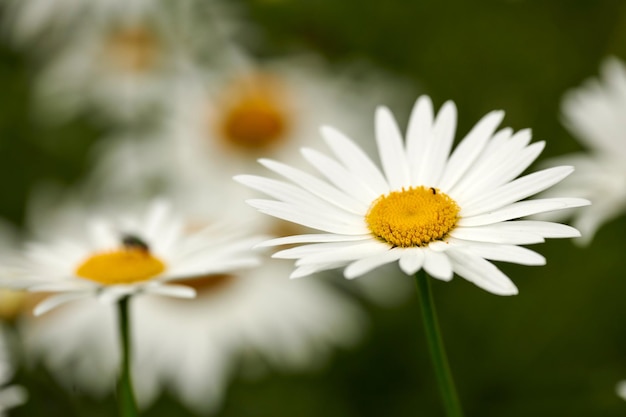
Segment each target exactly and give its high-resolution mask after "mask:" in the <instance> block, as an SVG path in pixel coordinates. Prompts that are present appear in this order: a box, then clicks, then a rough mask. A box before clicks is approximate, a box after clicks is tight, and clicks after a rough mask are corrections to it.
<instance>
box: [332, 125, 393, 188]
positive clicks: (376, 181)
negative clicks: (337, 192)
mask: <svg viewBox="0 0 626 417" xmlns="http://www.w3.org/2000/svg"><path fill="white" fill-rule="evenodd" d="M321 133H322V136H323V137H324V140H325V142H326V144H327V145H328V146H329V147H330V148H331V149H332V151H333V153H334V154H335V156H336V157H337V158H338V159H339V160H340V161H341V162H342V163H343V164H344V165H345V166H346V168H348V169H349V170H350V171H351V172H352V173H353V174H354V175H356V176H357V177H358V178H361V179H363V181H364V182H365V183H367V185H368V186H369V187H370V188H371V189H372V192H373V193H374V194H376V195H383V194H387V193H388V192H389V184H387V180H386V179H385V177H384V176H383V174H382V173H381V172H380V170H379V169H378V167H377V166H376V165H375V164H374V162H372V160H371V159H370V158H369V156H367V154H366V153H365V152H364V151H363V150H362V149H361V148H360V147H358V146H357V145H356V144H355V143H354V142H353V141H352V140H350V139H348V138H347V137H346V136H345V135H344V134H343V133H341V132H339V131H338V130H336V129H334V128H332V127H329V126H322V128H321Z"/></svg>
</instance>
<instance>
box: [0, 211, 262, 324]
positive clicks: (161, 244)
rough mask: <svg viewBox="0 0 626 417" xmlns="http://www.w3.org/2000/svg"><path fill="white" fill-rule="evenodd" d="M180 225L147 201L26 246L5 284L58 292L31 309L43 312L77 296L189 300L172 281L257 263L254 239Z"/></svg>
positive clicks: (188, 294) (183, 288)
mask: <svg viewBox="0 0 626 417" xmlns="http://www.w3.org/2000/svg"><path fill="white" fill-rule="evenodd" d="M185 226H186V224H185V222H184V221H183V219H181V218H178V217H176V216H175V215H174V213H172V212H171V210H170V207H169V205H168V204H167V203H165V202H163V201H156V202H154V203H153V204H151V206H150V207H149V208H148V209H147V210H146V212H145V213H144V214H143V215H141V216H132V215H129V216H128V217H118V218H116V219H114V220H107V219H104V218H93V219H91V220H90V221H89V222H87V223H86V224H83V227H84V228H85V229H84V232H83V236H82V239H72V238H71V237H70V234H71V233H72V232H73V231H68V234H67V235H66V234H65V233H63V232H62V231H59V233H58V234H57V235H56V236H55V237H54V239H51V240H49V241H47V242H41V243H31V244H29V245H28V246H27V247H26V248H25V250H24V259H23V265H22V268H23V271H22V274H23V276H21V277H18V278H16V279H14V280H12V281H7V284H8V285H14V286H16V287H24V288H27V289H29V290H30V291H34V292H54V293H59V294H57V295H55V296H51V297H48V298H46V299H45V300H44V301H43V302H41V303H40V304H39V305H38V306H37V307H36V308H35V314H42V313H44V312H46V311H48V310H50V309H52V308H54V307H57V306H58V305H60V304H63V303H65V302H68V301H73V300H77V299H80V298H92V297H93V298H96V297H97V298H98V299H100V300H102V301H108V302H114V301H116V300H118V299H119V298H121V297H124V296H127V295H131V294H135V293H155V294H161V295H170V296H174V297H184V298H191V297H194V295H195V291H194V290H193V289H192V288H190V287H187V286H183V285H180V284H177V283H176V282H177V281H180V280H181V279H187V278H193V277H197V276H203V275H206V274H219V273H229V272H232V271H236V270H238V269H240V268H247V267H251V266H254V265H256V264H257V263H258V259H257V256H256V255H255V254H254V253H253V252H252V251H251V250H250V247H251V246H252V245H253V244H254V243H255V242H258V240H259V237H251V236H246V235H244V234H243V233H241V232H239V231H238V230H236V229H235V228H234V227H231V226H220V225H213V226H209V227H205V228H201V229H199V230H197V231H195V232H193V233H189V232H187V231H186V230H185V229H184V228H185ZM237 229H239V228H237Z"/></svg>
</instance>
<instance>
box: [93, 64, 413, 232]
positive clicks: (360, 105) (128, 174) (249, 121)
mask: <svg viewBox="0 0 626 417" xmlns="http://www.w3.org/2000/svg"><path fill="white" fill-rule="evenodd" d="M233 54H235V53H233ZM241 60H242V61H244V63H243V64H238V65H231V66H229V65H226V66H225V67H223V68H220V69H219V71H218V72H211V73H208V74H203V75H202V76H200V75H199V74H196V77H189V78H185V79H184V80H181V83H180V84H179V85H178V90H177V94H176V95H174V96H172V97H171V100H170V101H169V104H170V105H171V107H170V116H169V117H168V118H166V123H165V124H166V125H167V126H166V127H165V128H164V131H163V132H161V133H160V134H159V133H151V134H150V135H149V137H135V138H130V137H120V138H113V139H112V140H103V141H102V142H101V143H100V146H99V147H98V149H97V154H96V155H97V157H98V159H97V160H96V162H95V166H96V169H95V174H94V178H93V179H92V182H91V188H93V189H102V190H103V191H102V194H103V195H110V194H111V193H115V194H116V195H128V194H130V195H137V193H142V191H141V190H138V189H137V186H138V185H139V186H141V185H143V186H145V185H146V184H150V185H152V184H159V186H160V187H162V188H159V192H165V193H166V194H167V193H174V194H177V193H179V190H183V191H182V192H183V194H185V197H184V198H185V200H186V201H187V205H192V206H197V207H199V208H200V209H199V210H198V211H202V212H203V213H206V215H207V216H209V217H213V216H214V215H215V213H220V214H221V213H223V206H224V205H230V206H231V208H232V209H233V210H238V208H241V209H242V210H244V211H243V213H245V215H246V217H249V216H254V213H253V212H251V211H249V210H248V208H247V207H245V205H244V204H241V201H242V199H245V198H249V197H250V196H251V195H252V194H251V193H250V191H249V190H247V189H245V187H238V186H236V185H233V183H232V181H231V180H230V178H231V177H232V176H233V175H235V174H238V173H241V172H251V171H252V172H254V171H255V170H257V169H258V164H257V163H256V159H257V158H258V157H260V156H262V155H270V156H273V157H276V158H280V159H284V160H290V159H293V158H294V157H297V156H299V155H298V149H299V148H300V147H301V146H303V145H304V144H305V143H307V142H309V141H311V140H312V139H313V137H314V136H316V132H317V129H318V127H319V126H320V125H321V124H324V123H333V124H335V125H338V126H341V127H342V128H343V129H344V130H346V131H348V132H351V133H352V134H354V135H355V136H356V137H359V138H361V139H362V140H363V143H373V137H372V135H371V132H369V130H368V129H363V127H362V126H363V125H365V123H364V120H363V114H369V113H370V112H371V111H373V109H374V108H375V103H376V102H379V101H380V100H382V99H383V97H385V101H390V100H392V101H393V100H394V99H395V100H396V101H401V98H398V96H402V94H401V93H399V92H398V91H399V87H398V86H397V85H394V84H393V83H392V82H391V81H389V80H387V79H385V77H384V76H383V75H380V74H377V73H375V72H371V71H368V70H362V71H361V73H360V76H361V78H365V79H367V80H368V81H369V82H367V83H360V82H358V81H356V80H355V79H354V77H353V76H351V75H350V74H343V75H342V76H341V77H334V78H333V77H331V76H330V74H329V70H328V69H325V68H324V67H323V66H322V65H321V62H320V61H318V60H315V59H313V58H312V57H307V59H295V58H292V59H284V60H279V61H274V62H268V63H264V64H261V63H259V64H256V65H253V64H252V63H250V62H247V61H246V58H242V59H241ZM352 74H357V71H356V70H353V71H352ZM363 85H366V86H367V91H363V87H362V86H363ZM128 178H133V179H135V180H134V181H128ZM225 178H228V180H227V181H225V180H224V179H225ZM194 185H195V186H197V187H198V190H202V189H210V190H212V192H211V200H212V204H207V196H206V193H202V192H195V193H189V192H188V191H187V190H188V189H189V188H190V187H193V186H194ZM190 194H192V195H195V196H197V199H198V200H199V201H198V202H196V203H194V202H193V201H191V200H190V198H189V195H190ZM264 217H265V216H264ZM264 221H265V222H267V218H266V219H265V220H264Z"/></svg>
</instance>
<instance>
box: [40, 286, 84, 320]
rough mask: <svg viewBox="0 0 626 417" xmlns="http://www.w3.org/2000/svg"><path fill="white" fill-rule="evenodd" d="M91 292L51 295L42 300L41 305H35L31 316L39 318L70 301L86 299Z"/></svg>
mask: <svg viewBox="0 0 626 417" xmlns="http://www.w3.org/2000/svg"><path fill="white" fill-rule="evenodd" d="M90 294H92V293H91V292H85V291H76V292H64V293H60V294H56V295H51V296H50V297H48V298H46V299H45V300H43V301H42V302H41V303H39V304H37V307H35V309H34V310H33V314H34V315H35V316H41V315H42V314H44V313H47V312H48V311H50V310H52V309H54V308H56V307H58V306H60V305H62V304H65V303H68V302H70V301H74V300H78V299H81V298H86V297H88V296H89V295H90Z"/></svg>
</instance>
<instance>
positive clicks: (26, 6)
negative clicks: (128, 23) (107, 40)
mask: <svg viewBox="0 0 626 417" xmlns="http://www.w3.org/2000/svg"><path fill="white" fill-rule="evenodd" d="M3 2H4V3H5V4H6V17H5V19H6V22H5V24H6V26H8V27H9V29H10V32H11V37H12V38H13V39H14V41H15V42H16V43H18V44H19V45H24V46H25V45H26V44H29V43H31V42H34V41H40V42H43V41H46V38H47V37H50V36H53V37H55V38H56V37H59V36H63V37H64V36H68V35H69V34H70V33H71V30H73V29H76V28H79V27H81V26H82V25H85V24H87V25H88V24H90V23H93V22H94V21H101V20H105V19H107V18H110V17H111V16H120V15H122V14H126V15H136V14H141V13H146V12H147V11H149V10H151V9H156V8H157V7H159V5H160V3H161V2H159V1H156V0H133V1H130V2H129V1H127V0H3Z"/></svg>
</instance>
